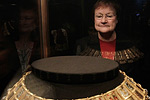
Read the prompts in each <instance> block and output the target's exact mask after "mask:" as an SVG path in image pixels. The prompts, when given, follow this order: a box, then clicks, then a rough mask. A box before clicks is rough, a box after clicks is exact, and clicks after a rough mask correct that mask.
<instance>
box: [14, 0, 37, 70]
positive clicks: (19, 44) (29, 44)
mask: <svg viewBox="0 0 150 100" xmlns="http://www.w3.org/2000/svg"><path fill="white" fill-rule="evenodd" d="M34 5H35V3H34V2H32V1H29V2H28V0H27V1H26V0H25V1H23V2H21V5H20V8H19V22H18V32H17V36H16V37H18V38H17V39H16V41H15V44H16V48H17V51H18V55H19V58H20V62H21V65H22V72H24V71H26V70H27V66H28V64H29V63H31V62H32V61H34V60H37V59H39V58H40V42H39V40H40V39H39V31H38V18H37V16H38V14H37V9H36V7H35V6H34Z"/></svg>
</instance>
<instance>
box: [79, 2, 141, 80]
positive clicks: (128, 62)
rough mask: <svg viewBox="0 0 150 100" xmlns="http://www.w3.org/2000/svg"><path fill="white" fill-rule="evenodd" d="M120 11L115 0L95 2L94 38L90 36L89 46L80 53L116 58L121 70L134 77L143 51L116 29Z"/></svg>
mask: <svg viewBox="0 0 150 100" xmlns="http://www.w3.org/2000/svg"><path fill="white" fill-rule="evenodd" d="M119 12H120V7H119V4H118V3H117V2H116V1H115V0H98V1H97V2H96V3H95V5H94V27H95V30H96V32H95V31H93V32H92V35H91V37H92V38H90V40H89V41H90V42H88V44H87V48H86V49H85V50H83V52H81V53H80V55H82V56H97V57H98V56H100V57H103V58H106V59H111V60H115V61H117V62H118V63H119V64H120V69H121V70H123V71H125V72H126V73H127V75H129V76H131V77H133V78H134V75H135V72H136V71H138V66H137V65H139V63H137V61H140V60H139V59H140V58H142V57H143V53H142V52H140V51H139V49H137V48H136V47H135V45H134V44H133V43H132V42H131V41H130V40H129V38H125V36H123V35H122V34H121V33H119V32H117V31H116V26H117V24H118V19H119ZM95 33H96V35H95ZM95 37H96V38H95ZM135 64H136V65H135ZM133 72H134V73H133Z"/></svg>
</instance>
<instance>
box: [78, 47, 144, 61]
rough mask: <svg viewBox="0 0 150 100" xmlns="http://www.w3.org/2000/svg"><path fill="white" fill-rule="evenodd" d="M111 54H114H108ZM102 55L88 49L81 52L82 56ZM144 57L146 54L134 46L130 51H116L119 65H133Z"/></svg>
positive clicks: (116, 59)
mask: <svg viewBox="0 0 150 100" xmlns="http://www.w3.org/2000/svg"><path fill="white" fill-rule="evenodd" d="M110 53H112V52H107V54H110ZM101 54H102V52H101V51H99V50H96V49H92V48H90V47H88V48H87V49H85V50H84V51H83V52H81V54H80V55H81V56H95V57H101ZM143 56H144V54H143V53H142V52H141V51H140V50H139V49H137V48H136V47H135V46H133V47H131V48H129V49H125V50H120V51H116V52H115V58H114V60H115V61H117V62H118V63H119V64H125V63H132V62H134V61H137V60H138V59H140V58H142V57H143Z"/></svg>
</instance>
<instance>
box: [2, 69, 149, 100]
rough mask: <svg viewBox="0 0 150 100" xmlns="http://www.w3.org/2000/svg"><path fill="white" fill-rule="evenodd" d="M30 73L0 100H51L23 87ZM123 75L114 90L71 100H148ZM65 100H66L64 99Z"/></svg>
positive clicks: (139, 87)
mask: <svg viewBox="0 0 150 100" xmlns="http://www.w3.org/2000/svg"><path fill="white" fill-rule="evenodd" d="M30 73H31V71H29V72H27V73H26V74H25V75H23V77H22V78H21V79H20V80H19V81H18V82H17V83H16V84H15V85H14V86H13V87H12V88H10V89H9V90H8V92H7V95H6V96H5V97H3V99H2V100H53V99H46V98H42V97H39V96H37V95H35V94H33V93H31V92H30V91H29V90H28V89H27V88H26V86H25V84H24V81H25V79H26V76H27V75H29V74H30ZM120 73H121V74H123V75H124V76H125V77H124V81H123V82H122V83H121V84H120V85H119V86H117V87H116V88H114V89H112V90H110V91H108V92H106V93H102V94H99V95H95V96H92V97H86V98H79V99H72V100H150V98H149V96H148V92H147V90H146V89H143V88H142V86H141V85H140V84H138V83H136V82H135V81H134V80H133V79H132V78H130V77H128V76H127V75H126V74H125V72H122V71H121V70H120ZM64 100H67V99H64Z"/></svg>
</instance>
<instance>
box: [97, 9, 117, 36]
mask: <svg viewBox="0 0 150 100" xmlns="http://www.w3.org/2000/svg"><path fill="white" fill-rule="evenodd" d="M94 22H95V29H96V30H97V31H98V32H100V33H108V32H113V31H114V30H115V27H116V24H117V23H118V20H117V16H116V12H115V10H114V9H113V8H112V7H109V6H102V7H98V8H96V9H95V15H94Z"/></svg>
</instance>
